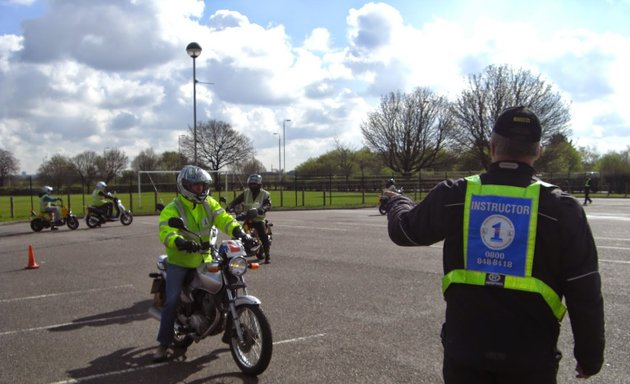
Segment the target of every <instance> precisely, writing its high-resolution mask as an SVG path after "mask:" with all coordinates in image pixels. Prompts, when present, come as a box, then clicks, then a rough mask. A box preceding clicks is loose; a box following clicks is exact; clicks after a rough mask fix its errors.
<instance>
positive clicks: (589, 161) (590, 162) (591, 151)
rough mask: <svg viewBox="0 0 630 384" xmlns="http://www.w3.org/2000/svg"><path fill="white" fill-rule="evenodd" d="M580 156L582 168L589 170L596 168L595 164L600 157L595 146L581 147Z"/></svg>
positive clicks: (579, 149)
mask: <svg viewBox="0 0 630 384" xmlns="http://www.w3.org/2000/svg"><path fill="white" fill-rule="evenodd" d="M578 151H579V152H580V157H581V158H582V168H584V170H587V171H592V170H594V169H595V165H596V164H597V161H598V160H599V158H600V155H599V153H597V149H596V148H595V147H594V146H587V147H579V148H578Z"/></svg>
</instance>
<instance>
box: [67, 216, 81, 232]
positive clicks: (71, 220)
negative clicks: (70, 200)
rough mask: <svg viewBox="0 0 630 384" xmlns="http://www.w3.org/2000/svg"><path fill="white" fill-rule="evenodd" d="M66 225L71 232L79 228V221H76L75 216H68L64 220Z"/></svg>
mask: <svg viewBox="0 0 630 384" xmlns="http://www.w3.org/2000/svg"><path fill="white" fill-rule="evenodd" d="M66 225H68V228H70V229H72V230H74V229H77V228H79V219H77V217H76V216H68V217H67V218H66Z"/></svg>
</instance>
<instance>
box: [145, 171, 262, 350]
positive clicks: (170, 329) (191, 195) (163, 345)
mask: <svg viewBox="0 0 630 384" xmlns="http://www.w3.org/2000/svg"><path fill="white" fill-rule="evenodd" d="M211 183H212V178H211V177H210V174H209V173H208V172H206V171H204V170H203V169H201V168H199V167H196V166H194V165H186V166H185V167H184V168H182V170H181V171H180V172H179V175H178V176H177V190H178V192H179V194H178V195H177V196H176V197H175V198H174V199H173V201H171V202H170V203H169V204H168V205H167V206H166V207H164V209H163V210H162V212H161V213H160V221H159V231H160V241H161V242H162V244H163V245H164V246H165V247H166V255H167V261H168V263H167V267H166V271H167V272H166V273H167V278H166V298H165V301H164V306H163V307H162V314H161V317H160V330H159V332H158V336H157V341H158V342H159V343H160V345H159V346H158V348H157V350H156V351H155V354H154V355H153V361H155V362H161V361H164V360H166V359H167V357H168V356H167V350H168V347H169V345H171V343H172V342H173V337H174V327H175V315H176V309H177V306H178V305H179V300H180V293H181V291H182V287H183V286H184V280H185V278H186V276H187V275H188V272H190V271H192V270H194V269H195V268H197V267H198V266H199V265H200V264H202V263H204V262H209V261H211V260H212V255H211V254H210V251H202V250H201V249H200V244H199V243H198V241H199V239H198V238H196V237H190V235H188V234H186V233H185V232H180V231H179V229H177V228H173V227H170V226H169V225H168V220H169V219H170V218H171V217H179V218H182V219H183V220H184V224H185V225H186V227H187V228H188V229H189V230H190V231H191V232H193V233H196V234H197V235H199V236H201V241H206V242H207V241H209V240H210V234H211V230H212V227H213V226H215V227H217V228H218V229H219V230H220V231H222V232H223V233H225V234H226V235H228V236H229V235H232V237H234V238H238V239H241V241H243V245H244V246H245V248H246V249H250V248H251V247H252V246H253V245H255V244H256V240H254V239H253V238H252V237H251V236H249V235H247V234H246V233H245V232H244V231H243V229H242V228H241V226H240V224H239V223H238V221H236V220H234V217H233V216H232V215H230V214H229V213H227V212H226V211H225V210H224V209H223V208H222V207H221V205H220V204H219V203H218V202H217V201H216V200H215V199H213V198H212V197H210V196H209V193H210V184H211Z"/></svg>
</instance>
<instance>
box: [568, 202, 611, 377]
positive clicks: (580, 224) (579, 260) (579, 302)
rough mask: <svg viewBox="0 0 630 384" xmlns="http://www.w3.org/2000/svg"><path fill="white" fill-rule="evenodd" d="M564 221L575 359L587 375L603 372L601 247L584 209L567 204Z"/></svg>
mask: <svg viewBox="0 0 630 384" xmlns="http://www.w3.org/2000/svg"><path fill="white" fill-rule="evenodd" d="M563 205H564V207H563V213H562V215H561V216H560V220H563V221H565V222H566V223H571V225H564V226H562V228H563V230H562V232H561V234H560V235H561V244H564V246H563V248H564V249H562V250H561V252H560V253H561V255H562V256H561V257H562V258H563V260H562V265H564V266H566V267H564V268H563V269H564V270H563V275H564V276H563V281H562V283H561V284H562V290H563V292H564V297H565V302H566V305H567V309H568V312H569V318H570V321H571V329H572V331H573V338H574V342H575V344H574V348H573V354H574V356H575V359H576V360H577V362H578V363H579V364H580V366H581V367H582V370H583V371H584V373H585V374H587V375H594V374H596V373H598V372H599V370H600V369H601V367H602V364H603V362H604V346H605V335H604V333H605V326H604V299H603V297H602V293H601V277H600V274H599V268H598V257H597V248H596V246H595V241H594V239H593V235H592V233H591V229H590V226H589V224H588V222H587V219H586V214H585V213H584V210H583V209H582V207H581V206H580V205H579V203H577V202H575V201H566V202H565V203H564V204H563Z"/></svg>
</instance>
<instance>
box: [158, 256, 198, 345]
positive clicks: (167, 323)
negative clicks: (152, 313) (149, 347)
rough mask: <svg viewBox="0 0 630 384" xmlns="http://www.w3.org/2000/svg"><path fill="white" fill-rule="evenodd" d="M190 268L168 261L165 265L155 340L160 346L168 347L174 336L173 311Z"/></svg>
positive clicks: (177, 303)
mask: <svg viewBox="0 0 630 384" xmlns="http://www.w3.org/2000/svg"><path fill="white" fill-rule="evenodd" d="M192 270H193V269H191V268H184V267H180V266H178V265H173V264H168V263H167V265H166V292H165V294H166V299H165V301H164V306H163V307H162V315H161V317H160V330H159V332H158V337H157V341H158V342H159V343H160V345H161V346H164V347H168V346H169V345H171V343H172V342H173V337H174V336H175V312H176V309H177V306H178V305H179V300H180V294H181V292H182V288H183V286H184V280H185V279H186V275H187V274H188V272H189V271H192Z"/></svg>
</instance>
